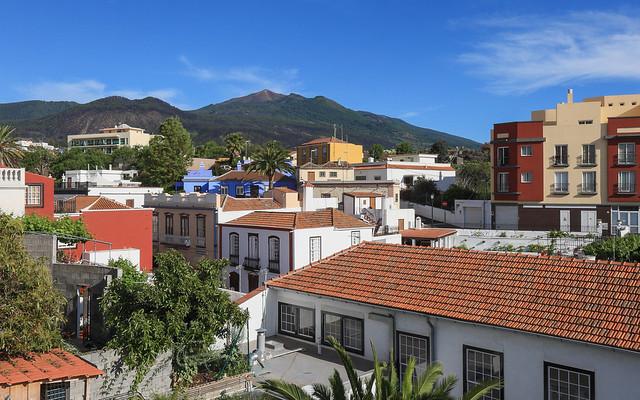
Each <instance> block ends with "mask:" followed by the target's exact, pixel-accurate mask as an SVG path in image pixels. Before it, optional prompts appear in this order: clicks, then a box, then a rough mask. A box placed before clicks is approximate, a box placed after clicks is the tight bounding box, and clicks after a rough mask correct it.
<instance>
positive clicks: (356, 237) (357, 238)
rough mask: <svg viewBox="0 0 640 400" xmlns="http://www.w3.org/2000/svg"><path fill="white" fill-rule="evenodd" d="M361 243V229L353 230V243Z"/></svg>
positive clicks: (353, 244)
mask: <svg viewBox="0 0 640 400" xmlns="http://www.w3.org/2000/svg"><path fill="white" fill-rule="evenodd" d="M356 244H360V231H351V245H352V246H355V245H356Z"/></svg>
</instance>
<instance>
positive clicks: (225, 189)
mask: <svg viewBox="0 0 640 400" xmlns="http://www.w3.org/2000/svg"><path fill="white" fill-rule="evenodd" d="M220 194H229V187H228V186H220Z"/></svg>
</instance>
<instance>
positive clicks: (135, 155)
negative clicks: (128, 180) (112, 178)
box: [111, 146, 143, 170]
mask: <svg viewBox="0 0 640 400" xmlns="http://www.w3.org/2000/svg"><path fill="white" fill-rule="evenodd" d="M142 151H143V150H142V147H140V146H135V147H125V146H122V147H117V148H116V149H115V150H113V152H112V153H111V164H113V165H114V166H115V167H116V168H120V169H123V170H127V169H137V168H139V167H140V164H141V162H140V157H141V153H142Z"/></svg>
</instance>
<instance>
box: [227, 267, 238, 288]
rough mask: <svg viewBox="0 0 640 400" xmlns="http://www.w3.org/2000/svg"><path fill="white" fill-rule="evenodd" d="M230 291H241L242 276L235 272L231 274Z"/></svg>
mask: <svg viewBox="0 0 640 400" xmlns="http://www.w3.org/2000/svg"><path fill="white" fill-rule="evenodd" d="M229 289H231V290H236V291H240V276H239V275H238V273H237V272H235V271H232V272H230V273H229Z"/></svg>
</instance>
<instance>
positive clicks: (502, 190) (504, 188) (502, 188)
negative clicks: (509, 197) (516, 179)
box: [498, 184, 509, 193]
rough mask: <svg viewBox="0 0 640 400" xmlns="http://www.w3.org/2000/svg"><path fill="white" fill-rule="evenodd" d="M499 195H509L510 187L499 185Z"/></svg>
mask: <svg viewBox="0 0 640 400" xmlns="http://www.w3.org/2000/svg"><path fill="white" fill-rule="evenodd" d="M498 193H509V185H508V184H501V185H498Z"/></svg>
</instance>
